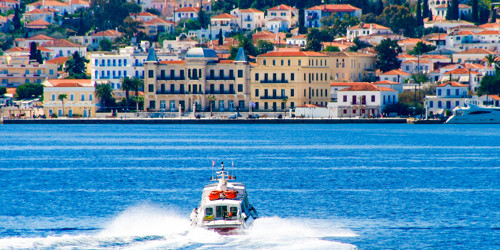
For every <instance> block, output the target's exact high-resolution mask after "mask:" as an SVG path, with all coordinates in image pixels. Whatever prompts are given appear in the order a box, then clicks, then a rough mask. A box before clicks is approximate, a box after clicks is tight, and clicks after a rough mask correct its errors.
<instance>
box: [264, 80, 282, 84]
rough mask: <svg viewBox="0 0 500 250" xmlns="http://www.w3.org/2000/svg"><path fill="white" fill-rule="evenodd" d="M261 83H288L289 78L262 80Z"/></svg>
mask: <svg viewBox="0 0 500 250" xmlns="http://www.w3.org/2000/svg"><path fill="white" fill-rule="evenodd" d="M260 83H288V80H261V81H260Z"/></svg>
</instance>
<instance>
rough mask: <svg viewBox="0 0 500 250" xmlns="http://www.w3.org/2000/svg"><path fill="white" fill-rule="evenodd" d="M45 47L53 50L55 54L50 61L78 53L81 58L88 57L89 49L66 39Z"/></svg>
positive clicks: (50, 43)
mask: <svg viewBox="0 0 500 250" xmlns="http://www.w3.org/2000/svg"><path fill="white" fill-rule="evenodd" d="M42 46H43V47H45V48H47V49H49V50H52V51H53V53H51V54H50V55H49V58H48V59H52V58H56V57H60V56H71V55H73V54H74V53H75V52H77V51H78V53H79V54H80V56H81V57H86V56H87V47H86V46H83V45H80V44H76V43H74V42H70V41H68V40H65V39H56V40H52V41H49V42H46V43H44V44H42Z"/></svg>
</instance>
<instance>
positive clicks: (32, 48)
mask: <svg viewBox="0 0 500 250" xmlns="http://www.w3.org/2000/svg"><path fill="white" fill-rule="evenodd" d="M36 51H37V48H36V43H35V42H31V43H30V57H29V58H30V60H36Z"/></svg>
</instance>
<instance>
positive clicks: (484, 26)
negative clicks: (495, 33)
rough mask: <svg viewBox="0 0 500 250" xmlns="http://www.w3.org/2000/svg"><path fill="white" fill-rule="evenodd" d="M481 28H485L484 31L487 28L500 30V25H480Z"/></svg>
mask: <svg viewBox="0 0 500 250" xmlns="http://www.w3.org/2000/svg"><path fill="white" fill-rule="evenodd" d="M479 27H480V28H484V29H487V28H498V27H500V23H485V24H481V25H479Z"/></svg>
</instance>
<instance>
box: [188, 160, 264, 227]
mask: <svg viewBox="0 0 500 250" xmlns="http://www.w3.org/2000/svg"><path fill="white" fill-rule="evenodd" d="M214 165H215V163H214ZM221 166H222V170H221V171H218V172H217V174H216V177H215V178H210V180H212V181H217V183H214V184H209V185H206V186H205V188H204V189H203V194H202V195H201V203H200V205H199V207H197V208H195V209H194V210H193V212H192V213H191V216H190V218H191V225H193V226H198V227H203V228H206V229H211V230H214V231H217V232H219V233H221V234H234V233H238V232H239V231H240V230H242V229H245V228H247V227H248V225H249V224H250V223H251V221H252V220H255V219H257V218H258V214H257V211H256V210H255V208H253V207H252V205H250V203H249V202H248V196H247V192H246V189H245V185H243V184H242V183H238V182H233V181H234V180H235V179H236V177H235V176H231V175H229V174H228V172H226V171H224V163H221Z"/></svg>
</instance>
